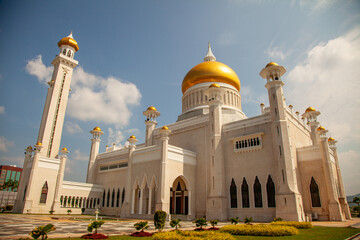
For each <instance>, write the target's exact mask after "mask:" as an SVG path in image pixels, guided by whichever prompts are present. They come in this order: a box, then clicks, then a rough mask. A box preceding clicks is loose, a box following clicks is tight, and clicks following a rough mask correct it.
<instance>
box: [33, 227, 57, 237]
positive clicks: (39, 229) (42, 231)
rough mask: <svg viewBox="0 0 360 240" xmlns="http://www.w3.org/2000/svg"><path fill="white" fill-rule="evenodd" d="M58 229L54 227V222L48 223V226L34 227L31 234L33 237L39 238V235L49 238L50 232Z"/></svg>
mask: <svg viewBox="0 0 360 240" xmlns="http://www.w3.org/2000/svg"><path fill="white" fill-rule="evenodd" d="M54 230H56V228H55V227H54V225H52V224H47V225H46V226H39V227H37V228H34V229H33V230H32V231H31V233H29V235H30V236H31V237H32V238H33V239H38V238H39V237H41V239H47V238H48V235H47V234H48V233H49V232H51V231H54Z"/></svg>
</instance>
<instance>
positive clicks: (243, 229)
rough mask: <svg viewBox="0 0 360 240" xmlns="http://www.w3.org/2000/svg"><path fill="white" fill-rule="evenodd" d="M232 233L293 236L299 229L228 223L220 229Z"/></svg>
mask: <svg viewBox="0 0 360 240" xmlns="http://www.w3.org/2000/svg"><path fill="white" fill-rule="evenodd" d="M220 231H221V232H227V233H230V234H232V235H246V236H292V235H296V234H298V233H299V230H298V229H296V228H294V227H290V226H275V225H265V224H258V225H236V226H235V225H227V226H224V227H222V228H221V229H220Z"/></svg>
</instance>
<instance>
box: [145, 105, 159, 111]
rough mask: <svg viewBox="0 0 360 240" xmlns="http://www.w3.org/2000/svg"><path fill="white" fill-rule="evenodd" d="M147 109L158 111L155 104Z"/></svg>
mask: <svg viewBox="0 0 360 240" xmlns="http://www.w3.org/2000/svg"><path fill="white" fill-rule="evenodd" d="M147 110H153V111H157V110H156V108H155V107H154V106H150V107H148V109H147Z"/></svg>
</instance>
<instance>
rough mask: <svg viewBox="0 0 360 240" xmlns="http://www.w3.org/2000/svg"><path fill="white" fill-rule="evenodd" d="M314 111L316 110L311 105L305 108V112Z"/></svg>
mask: <svg viewBox="0 0 360 240" xmlns="http://www.w3.org/2000/svg"><path fill="white" fill-rule="evenodd" d="M314 111H316V110H315V108H313V107H308V108H307V109H306V110H305V112H314Z"/></svg>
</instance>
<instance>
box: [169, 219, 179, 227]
mask: <svg viewBox="0 0 360 240" xmlns="http://www.w3.org/2000/svg"><path fill="white" fill-rule="evenodd" d="M180 222H181V219H173V220H171V222H170V226H171V227H172V228H175V229H176V230H177V229H178V227H181V225H180Z"/></svg>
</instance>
